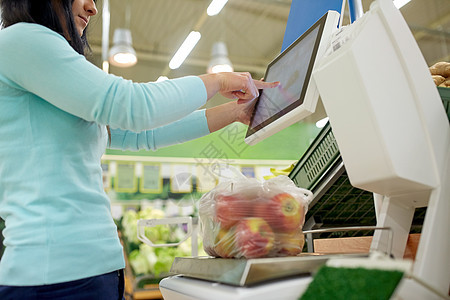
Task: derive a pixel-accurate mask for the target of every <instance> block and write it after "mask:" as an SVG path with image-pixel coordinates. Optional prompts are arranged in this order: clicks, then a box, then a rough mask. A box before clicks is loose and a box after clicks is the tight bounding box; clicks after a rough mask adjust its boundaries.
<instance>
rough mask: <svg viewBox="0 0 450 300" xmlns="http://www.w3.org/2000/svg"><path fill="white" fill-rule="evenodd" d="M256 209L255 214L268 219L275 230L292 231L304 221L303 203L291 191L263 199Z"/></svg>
mask: <svg viewBox="0 0 450 300" xmlns="http://www.w3.org/2000/svg"><path fill="white" fill-rule="evenodd" d="M254 210H255V212H254V215H255V216H256V217H260V218H263V219H264V220H266V221H267V223H269V225H270V226H271V227H272V228H273V229H274V230H275V231H281V232H292V231H293V230H295V229H297V228H300V226H301V225H302V223H303V218H304V210H303V205H302V204H301V203H300V202H299V201H298V200H297V199H295V198H294V197H293V196H292V195H291V194H289V193H279V194H277V195H275V196H273V197H272V198H270V199H267V200H265V201H264V200H262V201H260V202H259V203H257V205H256V207H255V208H254Z"/></svg>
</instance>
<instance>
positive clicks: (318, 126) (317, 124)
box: [316, 117, 328, 128]
mask: <svg viewBox="0 0 450 300" xmlns="http://www.w3.org/2000/svg"><path fill="white" fill-rule="evenodd" d="M327 122H328V117H326V118H323V119H322V120H319V121H317V122H316V127H317V128H323V127H324V126H325V125H327Z"/></svg>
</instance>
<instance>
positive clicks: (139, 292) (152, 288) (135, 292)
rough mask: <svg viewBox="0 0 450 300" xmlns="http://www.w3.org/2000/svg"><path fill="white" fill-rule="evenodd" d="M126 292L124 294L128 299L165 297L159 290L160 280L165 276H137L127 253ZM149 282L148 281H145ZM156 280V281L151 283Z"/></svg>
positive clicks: (144, 299) (139, 299)
mask: <svg viewBox="0 0 450 300" xmlns="http://www.w3.org/2000/svg"><path fill="white" fill-rule="evenodd" d="M124 256H125V271H124V276H125V292H124V296H125V299H126V300H147V299H148V300H150V299H163V297H162V294H161V292H160V290H159V284H158V283H156V282H159V281H160V280H161V279H163V278H164V277H160V278H155V277H152V276H137V277H136V276H135V275H134V273H133V270H132V269H131V266H130V264H129V263H128V258H127V255H126V253H125V255H124ZM145 282H148V283H145ZM150 282H154V283H150Z"/></svg>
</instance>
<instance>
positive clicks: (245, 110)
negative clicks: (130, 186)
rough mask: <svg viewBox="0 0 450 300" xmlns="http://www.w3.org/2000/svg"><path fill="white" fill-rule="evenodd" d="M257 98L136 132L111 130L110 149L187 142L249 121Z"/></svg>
mask: <svg viewBox="0 0 450 300" xmlns="http://www.w3.org/2000/svg"><path fill="white" fill-rule="evenodd" d="M253 106H254V101H251V102H247V103H244V104H238V103H237V101H231V102H228V103H225V104H222V105H219V106H215V107H212V108H208V109H206V110H197V111H195V112H193V113H192V114H190V115H188V116H186V117H185V118H183V119H180V120H178V121H176V122H173V123H170V124H168V125H165V126H161V127H158V128H155V129H152V130H146V131H143V132H140V133H135V132H132V131H129V130H121V129H111V145H110V148H111V149H119V150H131V151H139V150H144V149H145V150H157V149H159V148H162V147H167V146H170V145H174V144H179V143H183V142H187V141H190V140H193V139H196V138H200V137H202V136H205V135H207V134H209V133H211V132H214V131H217V130H219V129H221V128H224V127H225V126H227V125H229V124H231V123H233V122H241V123H244V124H248V123H249V121H250V117H251V112H252V109H253Z"/></svg>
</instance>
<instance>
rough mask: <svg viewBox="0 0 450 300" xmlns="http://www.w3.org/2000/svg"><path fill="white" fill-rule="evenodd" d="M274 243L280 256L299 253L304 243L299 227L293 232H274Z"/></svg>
mask: <svg viewBox="0 0 450 300" xmlns="http://www.w3.org/2000/svg"><path fill="white" fill-rule="evenodd" d="M275 244H276V248H277V249H278V254H279V255H281V256H294V255H297V254H300V253H301V252H302V249H303V245H304V244H305V236H304V234H303V231H302V230H301V229H296V230H294V231H293V232H279V233H276V234H275Z"/></svg>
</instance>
